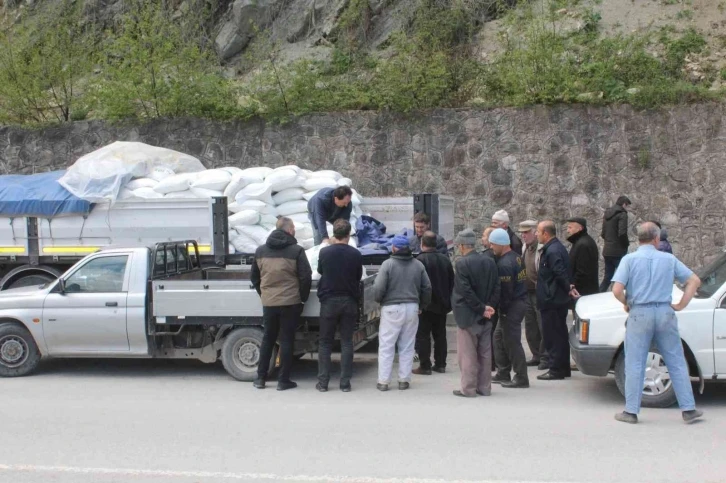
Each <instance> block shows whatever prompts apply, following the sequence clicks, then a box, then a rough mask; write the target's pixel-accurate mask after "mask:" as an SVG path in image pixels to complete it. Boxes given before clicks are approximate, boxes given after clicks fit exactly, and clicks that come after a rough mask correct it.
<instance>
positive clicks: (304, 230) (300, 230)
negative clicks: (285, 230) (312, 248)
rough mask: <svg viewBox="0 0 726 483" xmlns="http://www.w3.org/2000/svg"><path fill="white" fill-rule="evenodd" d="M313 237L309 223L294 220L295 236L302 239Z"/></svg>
mask: <svg viewBox="0 0 726 483" xmlns="http://www.w3.org/2000/svg"><path fill="white" fill-rule="evenodd" d="M312 237H313V227H312V225H311V224H310V223H300V222H299V221H296V222H295V238H297V239H298V240H304V239H306V238H312Z"/></svg>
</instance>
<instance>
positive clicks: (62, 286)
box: [58, 278, 66, 295]
mask: <svg viewBox="0 0 726 483" xmlns="http://www.w3.org/2000/svg"><path fill="white" fill-rule="evenodd" d="M58 293H60V294H61V295H65V294H66V281H65V280H63V279H62V278H59V279H58Z"/></svg>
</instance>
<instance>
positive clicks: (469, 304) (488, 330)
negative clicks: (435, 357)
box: [451, 230, 500, 397]
mask: <svg viewBox="0 0 726 483" xmlns="http://www.w3.org/2000/svg"><path fill="white" fill-rule="evenodd" d="M454 244H455V245H457V247H458V248H459V252H460V253H461V255H462V256H461V257H460V258H459V259H458V260H457V261H456V271H455V273H456V276H455V279H454V280H455V282H454V293H453V295H452V297H451V305H452V307H453V309H454V318H455V319H456V325H457V326H458V330H457V332H456V346H457V352H458V356H459V368H460V369H461V390H456V391H454V395H455V396H462V397H475V396H476V395H477V394H478V395H480V396H490V395H491V393H492V372H491V368H492V323H491V320H490V319H491V317H492V315H494V307H496V306H497V304H499V292H500V286H499V274H498V272H497V265H496V263H494V260H492V259H491V258H489V257H486V256H483V255H481V254H479V253H477V252H476V251H475V249H474V248H475V245H476V234H474V232H473V231H472V230H464V231H462V232H460V233H459V234H458V235H457V237H456V240H455V241H454Z"/></svg>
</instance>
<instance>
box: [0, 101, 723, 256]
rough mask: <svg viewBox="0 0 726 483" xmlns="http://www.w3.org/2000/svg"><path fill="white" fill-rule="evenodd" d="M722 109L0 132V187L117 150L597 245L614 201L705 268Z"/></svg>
mask: <svg viewBox="0 0 726 483" xmlns="http://www.w3.org/2000/svg"><path fill="white" fill-rule="evenodd" d="M725 113H726V112H725V107H724V105H722V104H700V105H690V106H681V107H675V108H672V109H664V110H658V111H636V110H633V109H632V108H630V107H627V106H617V107H604V108H596V107H571V106H567V107H532V108H525V109H493V110H437V111H430V112H424V113H416V114H414V115H411V116H400V115H391V114H386V113H374V112H347V113H332V114H320V115H312V116H307V117H304V118H301V119H298V120H296V121H295V122H292V123H289V124H285V125H278V124H270V123H265V122H264V121H261V120H257V121H251V122H229V123H223V122H211V121H203V120H197V119H175V120H155V121H152V122H149V123H145V124H143V125H112V124H108V123H104V122H100V121H91V122H77V123H73V124H68V125H62V126H58V127H51V128H46V129H42V130H27V129H20V128H14V127H4V128H0V174H18V173H22V174H30V173H37V172H44V171H48V170H53V169H62V168H66V167H68V166H70V165H71V164H72V163H73V162H74V161H75V160H76V159H77V158H78V157H80V156H82V155H84V154H86V153H89V152H91V151H93V150H95V149H98V148H100V147H102V146H104V145H106V144H108V143H111V142H113V141H116V140H122V141H142V142H145V143H148V144H152V145H155V146H162V147H166V148H171V149H175V150H178V151H182V152H186V153H189V154H192V155H194V156H197V157H199V158H200V159H201V160H202V161H203V162H204V164H205V165H206V166H207V167H209V168H213V167H219V166H227V165H233V166H240V167H247V166H255V165H266V166H272V167H275V166H282V165H286V164H297V165H298V166H301V167H304V168H309V169H335V170H338V171H340V172H342V173H343V174H344V175H345V176H348V177H350V178H352V179H353V180H354V182H355V183H356V186H355V187H356V188H357V189H358V190H359V191H360V192H361V194H363V195H364V196H407V195H410V194H412V193H414V192H431V193H442V194H446V195H451V196H454V197H455V199H456V201H457V204H456V225H457V228H462V227H471V228H473V229H475V230H480V229H481V228H482V227H484V226H486V225H487V224H488V223H489V220H490V219H491V215H492V214H493V213H494V212H495V211H496V210H499V209H502V208H503V209H506V210H507V211H508V212H509V215H510V217H511V219H512V221H513V223H518V222H519V221H522V220H525V219H528V218H534V219H539V220H542V219H547V218H549V219H553V220H555V221H556V222H557V223H558V227H559V228H558V229H559V230H560V231H559V233H560V237H561V238H566V234H565V233H564V226H563V223H564V220H566V219H567V218H568V217H570V216H575V215H576V216H584V217H585V218H586V219H587V221H588V228H589V231H590V233H591V234H592V235H593V237H594V238H595V239H596V240H597V241H598V242H599V243H601V240H600V238H599V234H600V227H601V222H602V215H603V212H604V210H605V209H606V208H607V207H608V206H610V205H612V204H613V203H614V201H615V199H616V198H617V197H618V196H619V195H621V194H625V195H627V196H629V197H630V198H631V200H632V201H633V210H632V214H631V216H630V230H631V234H630V237H631V240H632V248H631V249H634V248H635V246H636V243H635V233H634V229H635V224H636V223H637V222H638V221H642V220H646V219H655V220H659V221H660V222H661V223H662V224H663V225H664V226H665V227H667V228H668V230H669V232H670V241H671V243H672V245H673V248H674V252H675V254H676V255H677V256H678V257H679V258H681V259H682V260H683V261H684V262H686V263H687V264H688V265H690V266H693V267H698V266H702V265H704V264H706V263H708V262H710V261H711V260H712V259H714V258H715V257H716V256H717V255H718V254H720V253H721V251H722V249H723V247H724V245H726V237H725V234H726V231H725V229H726V226H725V225H724V222H725V220H726V191H725V189H726V123H724V121H723V118H724V114H725Z"/></svg>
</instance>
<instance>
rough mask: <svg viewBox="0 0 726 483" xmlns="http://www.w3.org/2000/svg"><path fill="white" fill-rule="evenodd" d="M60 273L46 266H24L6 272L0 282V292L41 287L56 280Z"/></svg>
mask: <svg viewBox="0 0 726 483" xmlns="http://www.w3.org/2000/svg"><path fill="white" fill-rule="evenodd" d="M61 275H62V272H60V271H59V270H56V269H55V268H53V267H51V266H48V265H40V266H37V267H30V266H28V265H24V266H22V267H17V268H15V269H13V270H11V271H10V272H8V273H7V274H6V275H5V276H4V277H3V279H2V281H0V290H7V289H11V288H21V287H31V286H33V285H43V284H44V283H50V282H53V281H54V280H56V279H58V277H60V276H61Z"/></svg>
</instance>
